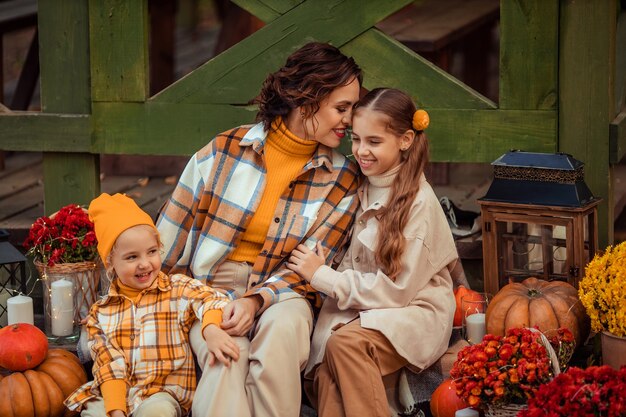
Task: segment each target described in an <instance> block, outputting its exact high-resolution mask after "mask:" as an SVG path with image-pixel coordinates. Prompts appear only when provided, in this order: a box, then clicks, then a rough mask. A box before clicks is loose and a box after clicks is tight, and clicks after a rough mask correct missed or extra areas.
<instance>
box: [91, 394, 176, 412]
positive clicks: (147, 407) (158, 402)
mask: <svg viewBox="0 0 626 417" xmlns="http://www.w3.org/2000/svg"><path fill="white" fill-rule="evenodd" d="M80 415H81V417H107V414H106V412H105V411H104V400H102V398H97V399H95V400H91V401H88V402H87V403H86V404H85V407H84V408H83V411H82V412H81V413H80ZM181 416H182V410H181V409H180V405H179V404H178V401H176V400H175V399H174V397H172V396H171V395H170V394H168V393H167V392H157V393H156V394H153V395H151V396H150V397H148V398H147V399H146V400H144V401H143V402H142V403H141V404H139V407H137V408H136V409H135V411H134V412H133V414H132V417H181Z"/></svg>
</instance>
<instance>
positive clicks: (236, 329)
mask: <svg viewBox="0 0 626 417" xmlns="http://www.w3.org/2000/svg"><path fill="white" fill-rule="evenodd" d="M262 302H263V300H262V298H261V296H260V295H253V296H251V297H244V298H239V299H237V300H235V301H232V302H230V303H228V304H227V305H226V307H224V310H223V311H222V317H223V318H224V321H222V325H221V327H222V329H224V331H225V332H226V333H228V334H229V335H231V336H245V335H246V333H248V331H249V330H250V329H251V328H252V324H254V317H255V316H256V312H257V311H259V309H260V308H261V303H262Z"/></svg>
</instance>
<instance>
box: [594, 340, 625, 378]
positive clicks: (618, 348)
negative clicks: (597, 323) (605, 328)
mask: <svg viewBox="0 0 626 417" xmlns="http://www.w3.org/2000/svg"><path fill="white" fill-rule="evenodd" d="M600 340H601V341H602V364H604V365H609V366H610V367H611V368H613V369H617V370H619V368H620V367H621V366H624V365H626V337H619V336H616V335H614V334H613V333H609V332H602V334H601V336H600Z"/></svg>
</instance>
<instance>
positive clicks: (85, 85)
mask: <svg viewBox="0 0 626 417" xmlns="http://www.w3.org/2000/svg"><path fill="white" fill-rule="evenodd" d="M38 29H39V60H40V65H41V79H40V82H41V105H42V111H44V112H49V113H72V114H81V113H82V114H88V113H89V108H90V104H89V102H90V96H89V90H90V85H89V43H88V42H89V41H88V40H89V28H88V21H87V3H86V2H83V1H79V2H62V3H59V2H58V1H55V0H40V1H39V28H38ZM109 46H110V45H109Z"/></svg>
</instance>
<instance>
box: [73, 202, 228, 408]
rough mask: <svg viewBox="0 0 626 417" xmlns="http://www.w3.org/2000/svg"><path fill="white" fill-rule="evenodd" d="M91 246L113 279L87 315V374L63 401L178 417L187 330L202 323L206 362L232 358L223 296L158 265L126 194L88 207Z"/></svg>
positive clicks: (143, 218) (188, 381) (151, 237)
mask: <svg viewBox="0 0 626 417" xmlns="http://www.w3.org/2000/svg"><path fill="white" fill-rule="evenodd" d="M89 217H90V219H91V220H92V221H93V223H94V228H95V233H96V237H97V239H98V252H99V254H100V257H101V258H102V261H103V263H104V265H105V267H106V269H107V274H108V275H112V276H113V277H114V279H113V281H112V283H111V287H110V289H109V293H108V294H107V296H105V297H104V298H103V299H101V300H99V301H98V302H96V303H95V304H94V305H93V307H92V308H91V311H90V314H89V316H88V319H87V330H88V333H89V349H90V352H91V356H92V358H93V360H94V366H93V375H94V380H93V381H90V382H88V383H86V384H85V385H83V386H82V387H80V388H79V389H77V390H76V391H75V392H74V393H73V394H72V395H71V396H70V397H69V398H68V399H67V400H66V402H65V404H66V406H67V407H68V408H69V409H70V410H81V415H82V416H89V417H107V416H110V417H123V416H128V415H131V414H132V415H133V416H134V417H154V416H159V417H181V416H183V415H187V413H188V411H189V409H190V407H191V400H192V396H193V393H194V390H195V386H196V375H195V365H194V360H193V354H192V352H191V347H190V344H189V330H190V329H191V326H192V324H193V323H194V322H195V321H196V320H201V321H202V326H203V332H202V334H203V336H204V338H205V341H206V344H207V347H208V350H209V352H210V354H211V356H212V361H215V360H217V361H219V362H221V363H224V364H225V365H226V366H228V365H229V364H230V361H231V360H237V359H238V358H239V348H238V346H237V344H236V343H235V342H234V341H233V340H232V339H231V337H230V336H229V335H228V334H226V332H225V331H224V330H222V329H221V328H220V324H221V322H222V308H223V307H224V306H225V305H226V304H227V303H228V298H227V297H226V296H225V295H222V294H220V293H218V292H216V291H214V290H213V289H211V288H210V287H207V286H206V285H204V284H202V283H201V282H200V281H198V280H196V279H192V278H189V277H187V276H185V275H179V274H176V275H172V276H168V275H166V274H164V273H162V272H160V269H161V254H160V251H161V242H160V239H159V233H158V232H157V229H156V227H155V226H154V223H153V222H152V219H151V218H150V216H149V215H148V214H147V213H145V212H144V211H143V210H141V209H140V208H139V207H138V206H137V204H136V203H135V202H134V201H133V200H132V199H130V198H128V197H126V196H124V195H121V194H115V195H112V196H111V195H109V194H102V195H100V196H99V197H97V198H96V199H94V200H93V201H92V202H91V204H90V205H89Z"/></svg>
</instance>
